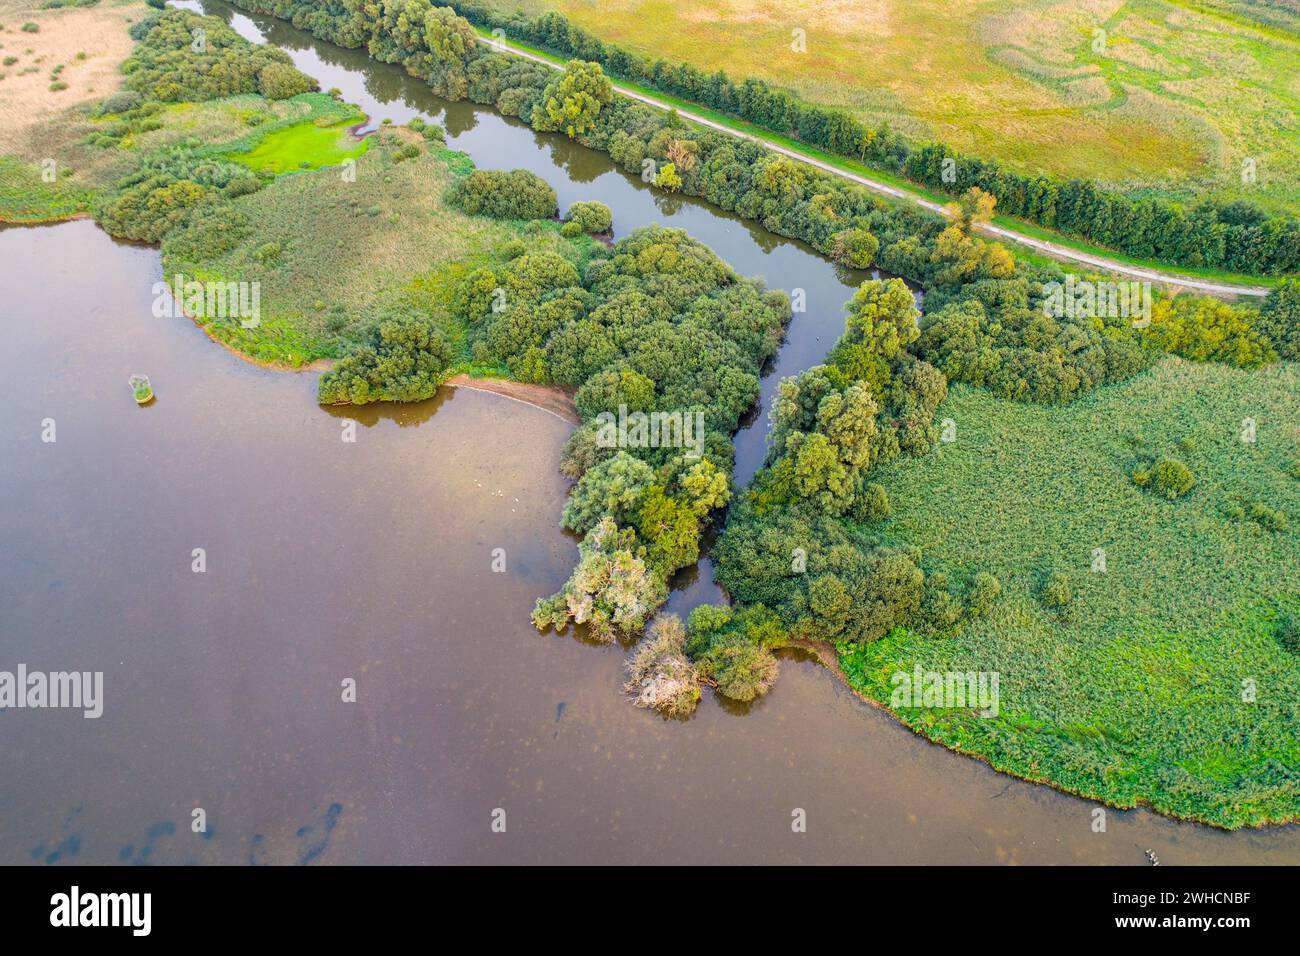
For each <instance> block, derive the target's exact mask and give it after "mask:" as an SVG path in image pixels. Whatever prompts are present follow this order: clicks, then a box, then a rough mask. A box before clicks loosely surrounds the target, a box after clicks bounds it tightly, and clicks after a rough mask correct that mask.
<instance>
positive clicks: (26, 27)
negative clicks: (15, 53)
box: [23, 20, 41, 33]
mask: <svg viewBox="0 0 1300 956" xmlns="http://www.w3.org/2000/svg"><path fill="white" fill-rule="evenodd" d="M40 32H41V28H40V25H39V24H36V23H32V21H31V20H28V21H27V22H26V23H24V24H23V33H40Z"/></svg>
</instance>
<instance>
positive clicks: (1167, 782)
mask: <svg viewBox="0 0 1300 956" xmlns="http://www.w3.org/2000/svg"><path fill="white" fill-rule="evenodd" d="M937 418H939V419H951V420H952V421H953V422H954V423H955V428H956V441H954V442H952V443H944V444H941V445H940V446H939V450H938V451H937V452H936V453H935V454H933V455H931V456H929V457H927V458H922V459H901V460H899V461H898V462H897V463H895V464H892V465H890V466H888V467H887V468H885V469H883V470H882V471H881V472H880V473H879V474H878V475H877V476H876V477H877V479H878V480H879V481H881V483H882V484H884V485H885V487H886V488H887V489H888V491H889V494H890V497H891V499H892V500H893V503H894V516H893V518H892V519H891V520H890V521H889V522H888V523H887V524H886V525H885V531H884V533H885V534H886V535H888V536H889V537H890V538H892V539H896V540H899V541H903V542H907V543H910V544H914V545H917V546H918V547H920V549H921V551H922V555H923V563H924V564H925V566H926V568H927V571H928V572H932V571H943V572H947V573H949V574H950V575H952V577H953V579H954V580H962V579H965V578H967V577H968V576H970V575H973V574H974V573H975V572H977V571H989V572H992V573H994V574H996V575H997V576H998V577H999V578H1000V579H1001V581H1002V583H1003V585H1004V588H1005V590H1004V596H1003V598H1002V600H1001V601H1000V603H999V604H997V605H996V606H995V608H994V610H993V611H992V612H991V613H990V615H989V616H988V617H987V618H984V619H981V620H976V621H975V622H973V623H970V624H967V625H965V626H964V628H962V629H961V630H959V631H958V632H957V633H955V634H954V635H950V636H943V637H939V638H923V637H920V636H917V635H914V634H911V633H907V632H904V631H897V632H895V633H893V634H891V635H890V636H888V637H887V638H885V639H884V640H882V641H880V642H878V643H876V644H870V645H862V646H847V645H846V646H842V647H841V660H842V663H843V664H844V667H845V670H846V672H847V673H848V675H849V677H850V680H851V682H852V683H853V684H854V685H855V686H856V687H858V688H859V689H860V690H862V691H863V692H864V693H866V694H867V695H868V696H870V697H872V698H873V699H876V700H879V701H882V702H883V703H885V704H888V703H889V700H890V692H891V689H892V686H891V684H890V676H891V675H892V674H893V673H894V672H896V671H899V670H903V671H908V672H910V671H911V670H912V669H913V667H914V666H915V664H917V663H920V664H921V666H922V667H923V668H924V669H925V670H933V671H939V672H947V671H962V672H965V671H977V672H980V671H983V672H997V673H999V674H1000V680H1001V713H1000V715H999V716H998V717H996V718H992V719H981V718H979V717H976V716H974V715H973V714H972V713H970V712H969V711H964V712H961V713H958V712H955V711H943V710H917V709H908V710H903V711H901V712H900V716H902V717H903V718H904V719H905V720H907V721H908V722H910V723H911V724H912V725H913V726H914V727H915V728H916V729H918V730H919V731H920V732H921V733H923V734H925V735H926V736H929V737H931V738H932V739H934V740H937V741H940V742H942V743H944V744H947V745H949V746H952V747H954V748H956V749H960V750H965V751H968V752H971V753H974V754H977V755H980V756H982V757H985V758H986V759H988V760H989V761H990V762H991V763H992V764H993V765H994V766H996V767H998V768H999V769H1002V770H1006V771H1009V772H1011V773H1015V774H1017V775H1020V776H1024V777H1028V778H1030V779H1050V780H1052V781H1053V782H1055V783H1056V784H1057V785H1059V786H1063V787H1065V788H1066V789H1070V790H1073V791H1076V792H1078V793H1081V794H1085V795H1088V796H1095V797H1099V798H1101V799H1104V800H1106V801H1107V802H1108V803H1113V804H1115V805H1119V806H1132V805H1134V804H1136V803H1144V802H1145V803H1150V804H1152V805H1153V806H1155V807H1156V808H1157V809H1159V810H1160V811H1162V812H1165V813H1170V814H1173V815H1179V816H1188V817H1195V818H1199V819H1206V820H1211V821H1213V822H1216V823H1219V824H1220V825H1223V826H1229V827H1232V826H1241V825H1250V824H1254V823H1259V822H1263V821H1266V820H1274V821H1276V820H1282V819H1289V818H1292V817H1294V816H1296V814H1297V808H1300V774H1298V773H1297V769H1296V768H1297V767H1300V741H1298V740H1297V736H1296V727H1297V725H1298V724H1297V721H1300V701H1298V700H1297V697H1296V694H1295V688H1296V687H1297V686H1300V653H1298V652H1297V648H1296V645H1295V644H1294V638H1291V639H1288V638H1287V637H1286V636H1285V635H1286V633H1287V626H1286V624H1285V622H1286V619H1287V617H1288V616H1289V617H1290V619H1291V620H1292V622H1293V624H1292V625H1291V627H1292V628H1294V627H1295V623H1294V622H1300V431H1298V430H1297V427H1296V423H1297V422H1298V421H1300V366H1296V365H1295V364H1282V365H1275V366H1273V367H1270V368H1267V369H1264V370H1260V371H1255V372H1244V371H1240V370H1236V369H1231V368H1226V367H1223V366H1216V365H1204V364H1191V363H1186V362H1182V361H1179V360H1176V359H1166V360H1165V361H1164V362H1163V363H1162V364H1161V365H1160V366H1158V367H1157V368H1156V369H1154V370H1152V371H1151V372H1148V373H1145V374H1143V375H1140V376H1138V377H1137V378H1136V379H1134V380H1132V381H1129V382H1126V383H1124V384H1121V385H1117V386H1110V387H1104V388H1101V389H1098V390H1097V391H1096V392H1094V393H1092V394H1090V395H1088V396H1085V397H1084V398H1081V399H1079V400H1077V401H1075V402H1074V403H1072V404H1071V405H1069V406H1067V407H1064V408H1048V407H1041V406H1032V405H1025V404H1016V403H1010V402H1004V401H1001V400H998V399H995V398H992V397H991V396H989V395H988V394H987V393H985V392H982V391H978V390H975V389H971V388H969V387H965V386H955V387H954V388H953V389H952V392H951V395H950V397H949V399H948V401H947V402H946V403H945V404H944V405H943V406H941V407H940V409H939V412H938V416H937ZM1247 419H1251V420H1253V421H1254V423H1255V432H1254V439H1255V440H1254V441H1243V440H1242V436H1243V428H1245V427H1247V426H1246V425H1244V424H1243V423H1245V421H1246V420H1247ZM1161 456H1168V457H1173V458H1178V459H1180V460H1182V461H1183V462H1185V463H1186V464H1187V465H1188V466H1189V467H1190V468H1191V470H1192V472H1193V474H1194V476H1195V485H1194V486H1193V487H1192V489H1191V491H1190V492H1188V493H1187V494H1186V495H1185V496H1184V497H1181V498H1178V499H1176V500H1167V499H1164V498H1161V497H1159V496H1157V495H1155V494H1153V493H1152V492H1151V491H1149V490H1144V489H1143V488H1140V487H1138V486H1137V485H1135V484H1134V483H1133V481H1132V480H1131V479H1130V477H1129V475H1130V472H1131V471H1132V470H1133V469H1135V468H1137V467H1139V466H1141V465H1144V464H1147V463H1149V462H1150V461H1151V460H1152V459H1154V458H1158V457H1161ZM1257 506H1263V507H1265V508H1267V509H1269V511H1270V512H1273V513H1280V514H1281V515H1282V516H1283V518H1282V520H1283V521H1285V522H1286V525H1285V527H1269V526H1267V522H1268V521H1269V520H1272V519H1269V518H1266V517H1265V516H1264V515H1263V513H1262V512H1260V511H1259V510H1258V507H1257ZM1097 549H1101V550H1100V551H1099V550H1097ZM1099 558H1100V559H1102V561H1103V562H1104V564H1103V563H1099V560H1098V559H1099ZM1103 568H1104V570H1103ZM1053 573H1059V574H1062V575H1064V576H1065V580H1067V581H1068V584H1069V587H1070V590H1071V591H1072V593H1073V599H1072V600H1071V601H1070V602H1069V604H1068V605H1067V606H1066V609H1065V610H1064V611H1057V610H1048V609H1047V608H1046V607H1045V606H1044V589H1045V587H1046V583H1047V580H1048V576H1049V575H1051V574H1053ZM1288 640H1290V641H1291V642H1292V645H1291V647H1290V648H1288V647H1287V646H1286V645H1287V643H1288ZM1248 688H1253V689H1254V692H1255V695H1256V696H1255V699H1254V700H1253V701H1243V695H1245V694H1246V691H1247V689H1248Z"/></svg>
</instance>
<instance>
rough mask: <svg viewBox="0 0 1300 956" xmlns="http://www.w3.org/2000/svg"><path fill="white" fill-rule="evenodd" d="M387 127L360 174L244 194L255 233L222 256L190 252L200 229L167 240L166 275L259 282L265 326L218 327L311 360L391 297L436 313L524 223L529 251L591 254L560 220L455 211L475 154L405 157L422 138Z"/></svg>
mask: <svg viewBox="0 0 1300 956" xmlns="http://www.w3.org/2000/svg"><path fill="white" fill-rule="evenodd" d="M293 128H296V127H293ZM378 135H381V136H383V137H384V138H385V139H386V140H387V143H382V144H379V145H376V146H373V147H371V148H370V149H369V150H367V151H366V152H365V153H364V155H361V156H359V157H358V159H357V162H356V165H355V179H351V180H350V179H349V178H348V177H347V176H345V175H344V170H343V169H342V168H340V167H337V166H335V167H327V168H322V169H318V170H314V171H304V172H297V173H292V174H289V175H282V176H279V177H277V178H276V180H275V181H274V182H272V183H270V184H269V185H267V186H265V187H264V188H262V189H261V190H259V191H258V192H256V193H253V194H251V195H248V196H243V197H241V198H239V199H237V200H235V203H234V206H235V208H236V209H237V210H238V212H239V213H241V214H242V215H243V216H244V217H246V219H247V220H248V223H249V225H250V231H249V233H248V235H247V236H245V237H244V238H243V239H242V240H241V241H240V242H239V243H238V244H237V245H236V246H235V247H234V248H233V249H230V250H229V251H226V252H224V253H223V254H221V255H219V256H203V257H195V256H192V255H189V254H188V252H189V251H190V250H191V249H193V248H195V246H196V241H197V245H198V246H199V247H201V246H202V245H203V238H202V236H201V235H199V236H196V235H195V234H194V233H193V232H190V233H187V232H184V231H182V232H180V233H179V234H175V235H173V236H169V237H168V239H167V240H166V241H164V243H163V265H164V269H165V272H166V274H167V275H173V274H175V273H176V272H181V273H183V274H184V275H186V276H187V277H193V278H195V279H198V280H200V281H242V282H258V283H260V290H261V311H262V320H261V324H260V325H259V326H257V327H255V328H251V329H245V328H243V327H242V326H241V325H240V324H238V323H234V322H213V323H211V325H210V326H209V332H210V333H211V334H213V335H215V336H216V337H218V338H220V339H221V340H222V341H224V342H226V343H227V344H229V345H231V346H232V347H234V348H236V349H238V350H239V351H241V352H243V353H245V354H247V355H250V356H252V357H253V358H255V359H258V360H260V361H268V362H275V363H280V364H284V365H289V366H295V367H296V366H301V365H305V364H308V363H310V362H312V361H314V360H316V359H319V358H329V357H334V356H336V355H337V354H338V351H339V348H340V346H341V345H342V344H343V343H344V342H345V341H347V339H348V337H349V335H351V334H353V333H355V332H356V331H357V330H359V329H360V328H361V327H363V326H364V325H365V324H366V323H367V322H368V321H370V320H371V319H373V318H374V316H375V314H376V313H377V312H378V311H379V310H380V309H382V308H383V307H384V306H385V305H389V304H393V303H396V302H398V301H403V300H406V301H412V302H416V303H418V304H420V305H421V306H423V307H425V308H427V309H429V310H431V311H433V312H435V314H436V312H437V311H438V310H439V308H442V307H445V303H446V298H447V295H446V288H447V285H446V284H447V281H448V280H449V279H450V278H452V277H453V276H455V275H459V274H461V273H463V272H464V271H465V270H468V269H472V268H474V267H476V266H478V265H490V264H492V263H493V262H496V261H498V260H499V259H500V257H499V255H498V253H497V250H498V249H500V247H501V246H502V245H503V244H504V243H505V242H506V241H507V240H509V239H512V238H517V237H519V236H520V235H521V232H522V231H526V232H527V236H526V238H527V243H528V246H529V248H530V250H541V249H549V250H552V251H556V252H560V253H561V254H563V255H566V256H568V257H570V258H572V259H574V260H575V261H577V260H579V259H580V258H582V257H583V256H584V255H585V254H586V253H588V252H589V251H590V249H589V247H590V245H591V240H590V239H587V238H585V237H583V238H582V239H581V240H579V241H570V240H567V239H563V238H562V237H561V236H560V235H559V225H560V224H559V223H558V222H557V223H550V222H546V223H538V224H536V225H534V226H531V227H529V226H521V225H520V224H518V223H513V222H502V221H498V220H492V219H486V218H481V217H473V216H467V215H465V214H463V213H461V212H459V211H458V210H456V209H453V208H450V207H449V206H447V205H446V204H445V203H444V202H443V198H442V197H443V193H444V192H445V191H446V188H447V186H448V185H449V184H450V182H451V180H452V178H453V176H454V175H455V170H456V169H457V168H459V169H460V170H462V171H464V170H466V169H468V168H469V161H468V159H467V158H466V157H464V156H463V155H462V154H459V153H453V152H450V151H448V150H446V149H444V148H442V147H439V146H436V145H435V146H430V147H427V148H426V147H423V146H422V147H421V153H420V155H419V156H416V157H414V158H410V159H406V160H405V161H400V162H399V161H396V156H395V154H396V150H395V149H394V148H393V144H395V143H397V142H400V141H404V142H408V143H410V142H420V137H418V136H417V135H416V134H414V133H411V132H410V131H408V130H405V129H397V130H388V131H385V132H383V133H381V134H378ZM197 228H198V230H200V231H201V230H202V228H203V226H202V225H200V226H199V227H197ZM196 260H197V261H196ZM447 331H448V332H449V334H450V335H451V338H452V339H453V340H455V339H457V338H458V337H459V336H458V334H457V330H455V329H448V330H447Z"/></svg>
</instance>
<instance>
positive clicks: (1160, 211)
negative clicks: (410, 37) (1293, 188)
mask: <svg viewBox="0 0 1300 956" xmlns="http://www.w3.org/2000/svg"><path fill="white" fill-rule="evenodd" d="M244 2H246V0H241V4H242V3H244ZM346 2H350V0H346ZM303 4H306V5H311V3H310V0H297V5H303ZM449 5H450V6H451V7H452V8H453V9H455V10H457V11H458V12H459V13H460V14H461V15H463V16H465V17H467V18H468V19H469V20H471V21H473V22H475V23H480V24H482V25H484V26H487V27H492V28H500V29H503V30H505V31H506V33H507V34H508V35H510V36H512V37H516V38H518V39H520V40H522V41H524V42H527V43H529V44H532V45H535V46H539V47H542V48H544V49H547V50H549V51H551V52H554V53H558V54H561V55H563V56H572V57H576V58H578V59H582V60H590V61H593V62H596V63H600V64H601V65H602V66H603V67H604V68H605V69H606V70H607V71H609V72H610V73H611V74H613V75H615V76H618V77H621V78H623V79H626V80H629V81H631V82H634V83H639V84H643V85H645V86H649V87H652V88H654V89H657V90H660V91H662V92H664V93H667V94H669V95H672V96H676V97H680V98H682V99H685V100H690V101H691V102H693V103H698V104H700V105H702V106H705V107H708V108H709V109H713V110H717V111H719V112H722V113H727V114H729V115H731V116H735V117H737V118H739V119H743V120H745V121H747V122H750V123H753V124H754V125H755V126H759V127H761V128H763V129H766V130H768V131H770V132H773V133H777V134H779V135H782V136H789V137H791V138H793V139H797V140H799V141H800V142H803V143H807V144H808V145H810V146H816V147H818V148H820V149H824V150H827V151H828V152H831V153H835V154H837V155H840V156H844V157H846V158H850V159H855V160H860V161H863V162H866V163H868V164H870V165H871V166H873V167H875V168H877V169H881V170H884V171H886V172H890V173H895V174H897V175H901V176H904V177H906V178H907V179H910V180H912V181H913V182H916V183H920V184H922V185H924V186H927V187H929V188H930V189H934V190H938V191H940V192H945V193H948V194H950V195H960V194H961V193H963V192H965V191H966V190H967V189H969V188H971V187H972V186H975V187H978V188H980V189H982V190H984V191H985V192H987V193H989V194H990V195H992V196H994V197H996V198H997V201H998V209H999V210H1000V211H1001V212H1003V213H1006V214H1008V215H1012V216H1016V217H1019V218H1021V219H1025V220H1028V221H1030V222H1033V223H1037V224H1038V225H1040V226H1043V227H1045V228H1048V229H1053V230H1056V231H1058V232H1062V233H1065V234H1068V235H1072V236H1077V237H1079V238H1081V239H1086V240H1088V241H1089V242H1094V243H1097V244H1098V245H1102V246H1106V247H1108V248H1111V249H1115V250H1117V251H1119V252H1122V253H1124V254H1126V255H1130V256H1136V257H1138V258H1142V259H1153V260H1158V261H1161V262H1167V263H1170V264H1173V265H1182V266H1192V267H1198V268H1214V269H1227V270H1230V271H1233V272H1240V273H1243V274H1246V275H1284V274H1288V273H1294V272H1297V271H1300V219H1298V218H1297V217H1295V216H1293V215H1282V214H1270V213H1268V212H1266V211H1264V210H1263V209H1261V208H1260V207H1259V206H1257V205H1255V204H1254V203H1250V202H1247V201H1243V200H1236V201H1232V202H1227V203H1223V202H1218V201H1214V200H1205V201H1203V202H1199V203H1196V204H1195V205H1192V206H1188V205H1185V204H1183V203H1180V202H1176V201H1174V200H1171V199H1166V198H1161V197H1138V198H1131V197H1129V196H1126V195H1124V194H1123V193H1121V192H1118V191H1115V190H1111V189H1105V188H1103V187H1100V186H1098V185H1096V184H1095V183H1092V182H1090V181H1088V180H1083V179H1077V178H1075V179H1061V178H1059V177H1054V176H1044V175H1026V174H1024V173H1020V172H1017V171H1016V170H1014V169H1012V168H1010V167H1008V166H1007V165H1006V164H1004V163H1001V162H999V161H997V160H985V159H978V158H976V157H972V156H964V155H962V154H960V153H958V152H957V151H956V150H954V149H953V148H952V147H950V146H947V145H945V144H943V143H939V142H931V143H913V142H909V141H908V140H907V139H905V138H904V137H902V136H901V135H899V134H898V133H896V132H894V131H892V130H890V129H889V127H888V124H884V125H882V126H880V127H878V128H873V127H869V126H868V125H867V124H865V123H863V122H862V121H861V120H859V119H858V118H856V117H854V116H851V115H849V114H848V113H846V112H844V111H843V110H839V109H834V108H830V107H825V106H817V105H814V104H811V103H806V102H803V101H801V100H800V99H799V98H798V97H796V96H795V95H794V94H792V93H790V92H789V91H788V90H783V89H779V88H775V87H773V86H771V85H769V84H768V83H766V82H764V81H763V80H758V79H753V78H749V79H744V80H735V79H732V78H731V77H729V76H728V75H727V73H726V72H725V71H724V70H721V69H719V70H716V71H714V72H712V73H705V72H704V71H702V70H700V69H698V68H696V67H694V66H691V65H690V64H687V63H672V62H669V61H667V60H664V59H662V58H659V59H655V60H648V59H646V58H644V57H641V56H639V55H638V54H636V53H633V52H631V51H628V50H625V49H623V48H622V47H619V46H617V45H615V44H612V43H606V42H605V41H603V40H601V39H600V38H599V37H596V36H594V35H592V34H591V33H590V32H588V31H587V30H584V29H583V28H582V27H579V26H577V25H576V24H573V23H570V22H569V20H568V19H567V18H566V17H565V16H564V15H563V14H561V13H557V12H548V13H544V14H541V15H540V16H537V17H532V18H529V17H525V16H524V15H523V14H522V13H519V12H517V11H516V12H511V13H503V12H500V11H498V10H496V9H495V8H494V6H493V5H492V4H490V3H487V2H475V0H450V2H449Z"/></svg>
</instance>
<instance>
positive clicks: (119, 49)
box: [0, 0, 148, 154]
mask: <svg viewBox="0 0 1300 956" xmlns="http://www.w3.org/2000/svg"><path fill="white" fill-rule="evenodd" d="M39 5H40V4H39V2H38V0H0V25H3V26H4V30H3V31H0V63H3V64H4V65H2V66H0V76H3V79H0V154H7V153H17V152H20V151H22V149H23V148H24V147H26V145H27V144H28V142H29V140H30V136H31V133H32V131H34V130H39V129H40V128H41V127H43V126H44V125H45V124H47V123H48V122H49V121H50V120H52V119H53V118H54V117H55V116H57V115H59V114H61V113H64V112H65V111H66V110H68V108H69V107H72V106H77V105H79V104H84V103H94V102H97V101H99V100H102V99H103V98H104V97H106V96H108V95H109V94H110V93H112V92H113V91H114V90H116V89H117V88H118V86H120V85H121V76H120V75H119V73H118V67H120V66H121V64H122V61H123V60H125V59H126V58H127V56H128V55H130V53H131V47H132V45H133V44H132V41H131V38H130V37H129V36H128V35H127V28H128V27H129V26H130V24H131V23H132V22H133V21H134V20H138V19H140V18H141V17H143V16H144V13H145V11H146V10H147V9H148V8H147V7H145V5H144V4H143V3H139V2H131V3H126V4H122V3H116V4H114V3H111V2H110V0H101V2H100V3H99V4H97V5H96V6H93V7H77V8H69V9H61V10H40V9H37V8H38V7H39ZM26 23H34V24H35V25H36V26H37V27H38V29H37V30H36V31H32V32H29V31H25V30H23V29H22V27H23V25H24V24H26ZM11 59H12V60H13V62H12V63H10V62H9V61H10V60H11ZM59 67H62V69H60V70H59V71H58V73H57V74H55V72H54V71H55V70H56V69H57V68H59ZM60 83H64V84H67V85H66V87H65V88H62V89H52V88H51V87H55V86H57V85H58V84H60Z"/></svg>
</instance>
